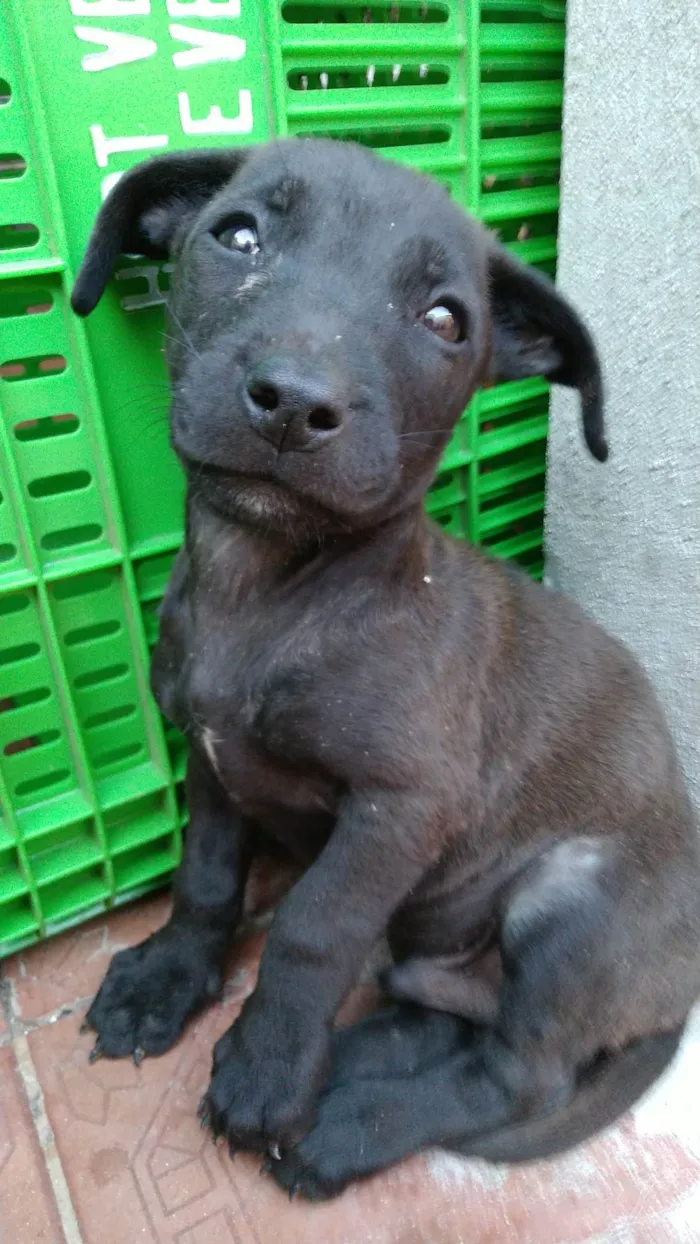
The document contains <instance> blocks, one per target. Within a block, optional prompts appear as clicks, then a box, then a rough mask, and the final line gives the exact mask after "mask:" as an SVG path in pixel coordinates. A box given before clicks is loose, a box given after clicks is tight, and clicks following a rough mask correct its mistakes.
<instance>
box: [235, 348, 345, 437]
mask: <svg viewBox="0 0 700 1244" xmlns="http://www.w3.org/2000/svg"><path fill="white" fill-rule="evenodd" d="M247 393H248V418H249V420H250V422H251V424H252V426H253V427H254V428H255V430H256V432H258V433H259V435H260V436H262V437H264V438H265V440H267V441H271V442H272V444H273V445H275V446H276V448H277V449H279V450H280V451H286V450H289V449H320V448H321V446H322V445H323V444H325V443H326V441H328V440H330V439H331V438H332V437H333V436H336V435H337V434H338V432H339V431H340V429H341V427H342V424H343V413H342V410H341V407H340V402H339V399H338V395H337V394H336V393H334V392H333V389H332V386H331V383H330V381H329V380H328V379H327V378H326V377H323V376H321V375H313V374H311V373H309V371H308V368H307V367H303V366H302V365H301V364H300V363H297V362H295V361H294V360H292V359H268V360H267V361H265V362H263V363H259V364H258V365H257V366H256V367H254V368H253V370H252V372H251V373H250V375H249V377H248V385H247Z"/></svg>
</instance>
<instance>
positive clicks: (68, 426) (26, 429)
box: [14, 415, 80, 443]
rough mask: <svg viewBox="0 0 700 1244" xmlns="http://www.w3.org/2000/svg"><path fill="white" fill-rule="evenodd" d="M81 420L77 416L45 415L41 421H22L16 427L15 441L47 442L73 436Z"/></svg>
mask: <svg viewBox="0 0 700 1244" xmlns="http://www.w3.org/2000/svg"><path fill="white" fill-rule="evenodd" d="M79 427H80V420H79V418H78V416H77V415H43V416H42V417H41V419H22V420H21V421H20V422H19V423H16V424H15V426H14V435H15V439H16V440H18V441H21V442H22V443H24V442H26V441H47V440H53V439H54V438H55V437H57V436H72V435H73V433H74V432H77V431H78V428H79Z"/></svg>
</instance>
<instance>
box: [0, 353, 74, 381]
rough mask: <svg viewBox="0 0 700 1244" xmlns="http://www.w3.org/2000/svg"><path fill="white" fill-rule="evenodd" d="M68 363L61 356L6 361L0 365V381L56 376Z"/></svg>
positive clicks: (48, 355)
mask: <svg viewBox="0 0 700 1244" xmlns="http://www.w3.org/2000/svg"><path fill="white" fill-rule="evenodd" d="M67 366H68V362H67V360H66V358H65V356H64V355H63V354H37V355H34V356H32V357H31V358H25V359H8V361H7V362H6V363H2V364H1V365H0V379H2V380H7V381H12V382H14V381H17V380H37V379H39V378H40V377H41V376H49V375H58V374H60V372H63V371H65V370H66V367H67Z"/></svg>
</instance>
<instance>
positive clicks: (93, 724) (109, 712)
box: [83, 704, 136, 730]
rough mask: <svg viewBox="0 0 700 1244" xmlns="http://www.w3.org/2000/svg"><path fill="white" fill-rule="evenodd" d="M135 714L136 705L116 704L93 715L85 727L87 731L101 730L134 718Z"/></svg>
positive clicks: (87, 718)
mask: <svg viewBox="0 0 700 1244" xmlns="http://www.w3.org/2000/svg"><path fill="white" fill-rule="evenodd" d="M135 713H136V705H135V704H115V705H114V707H113V708H106V709H103V710H102V711H101V712H99V713H93V714H92V715H91V716H90V717H86V718H85V721H84V722H83V727H84V729H85V730H99V729H100V727H102V726H111V725H113V724H114V722H117V721H126V720H127V719H128V718H129V717H133V716H134V714H135Z"/></svg>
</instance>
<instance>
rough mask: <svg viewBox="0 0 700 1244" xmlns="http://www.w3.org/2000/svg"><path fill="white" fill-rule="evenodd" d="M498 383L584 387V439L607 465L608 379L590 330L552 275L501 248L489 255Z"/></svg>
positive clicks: (582, 414)
mask: <svg viewBox="0 0 700 1244" xmlns="http://www.w3.org/2000/svg"><path fill="white" fill-rule="evenodd" d="M489 279H490V290H491V318H492V349H493V356H492V357H493V363H492V367H493V371H492V379H493V380H494V381H499V380H519V379H522V377H524V376H546V377H547V378H548V379H549V380H552V381H554V382H555V383H556V384H563V385H566V386H567V387H568V388H571V389H578V391H579V394H580V396H581V418H582V421H583V435H584V438H585V441H586V444H587V446H588V448H589V450H590V452H591V453H592V455H593V457H594V458H597V459H598V461H599V462H605V459H606V458H607V456H608V446H607V442H606V440H605V429H604V421H603V380H602V376H601V372H600V362H599V360H598V354H597V351H596V348H595V346H594V344H593V340H592V338H591V335H590V333H589V332H588V329H587V328H586V327H585V325H584V324H583V323H582V321H581V320H580V319H579V316H578V315H577V314H576V312H575V311H574V310H573V308H572V307H570V306H569V304H568V303H567V302H566V301H565V300H564V299H563V298H562V296H561V294H560V293H559V292H558V290H557V289H556V288H555V286H554V285H553V283H552V282H551V281H550V280H549V278H548V277H546V276H543V274H542V273H541V272H538V271H537V270H536V269H535V268H530V267H528V266H527V265H525V264H522V263H520V261H519V260H517V259H514V258H513V257H512V256H511V255H509V254H508V252H507V251H506V250H505V249H503V248H502V247H500V246H494V247H493V249H492V251H491V254H490V257H489Z"/></svg>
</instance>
